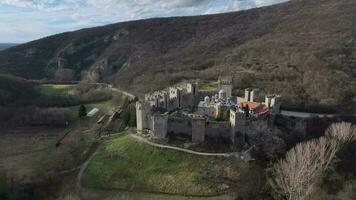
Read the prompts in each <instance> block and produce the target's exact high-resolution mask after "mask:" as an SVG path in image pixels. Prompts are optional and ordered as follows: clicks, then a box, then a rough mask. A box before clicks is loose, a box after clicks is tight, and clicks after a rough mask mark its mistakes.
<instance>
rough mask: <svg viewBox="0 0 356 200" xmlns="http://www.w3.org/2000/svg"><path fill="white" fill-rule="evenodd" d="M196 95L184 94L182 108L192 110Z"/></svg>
mask: <svg viewBox="0 0 356 200" xmlns="http://www.w3.org/2000/svg"><path fill="white" fill-rule="evenodd" d="M194 103H195V102H194V95H193V94H184V95H182V101H181V106H182V108H191V107H193V105H194Z"/></svg>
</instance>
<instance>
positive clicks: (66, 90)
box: [37, 84, 75, 96]
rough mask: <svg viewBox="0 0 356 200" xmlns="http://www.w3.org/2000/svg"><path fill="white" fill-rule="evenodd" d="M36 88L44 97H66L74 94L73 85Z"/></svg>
mask: <svg viewBox="0 0 356 200" xmlns="http://www.w3.org/2000/svg"><path fill="white" fill-rule="evenodd" d="M37 88H38V89H39V91H40V92H41V94H44V95H48V96H66V95H72V94H74V90H75V85H59V84H42V85H40V86H38V87H37Z"/></svg>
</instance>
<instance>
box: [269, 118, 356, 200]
mask: <svg viewBox="0 0 356 200" xmlns="http://www.w3.org/2000/svg"><path fill="white" fill-rule="evenodd" d="M326 135H327V137H321V138H319V139H316V140H311V141H307V142H303V143H300V144H298V145H296V146H295V147H294V148H293V149H291V150H290V151H289V152H287V154H286V157H285V159H282V160H280V161H278V162H277V163H276V164H275V165H274V166H273V167H272V169H271V176H272V177H271V178H270V179H269V183H270V185H271V186H272V188H273V190H274V191H275V192H276V193H277V194H278V195H279V196H282V197H283V198H286V199H288V200H304V199H306V197H308V196H309V195H310V193H311V192H312V191H313V189H314V186H315V185H316V184H318V183H319V181H320V180H321V178H322V176H323V173H324V172H325V171H326V170H328V169H329V167H330V165H331V164H332V161H333V159H334V158H335V155H336V153H337V151H338V150H339V149H340V148H341V147H342V145H343V144H345V142H349V141H352V140H354V139H356V137H355V127H354V126H352V125H351V124H347V123H337V124H333V125H331V126H330V128H329V129H328V130H327V131H326Z"/></svg>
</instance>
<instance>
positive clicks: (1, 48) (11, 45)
mask: <svg viewBox="0 0 356 200" xmlns="http://www.w3.org/2000/svg"><path fill="white" fill-rule="evenodd" d="M16 45H18V44H15V43H0V50H4V49H7V48H10V47H13V46H16Z"/></svg>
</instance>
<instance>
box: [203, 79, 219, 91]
mask: <svg viewBox="0 0 356 200" xmlns="http://www.w3.org/2000/svg"><path fill="white" fill-rule="evenodd" d="M217 89H218V82H217V81H210V82H202V83H199V90H201V91H216V90H217Z"/></svg>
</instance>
